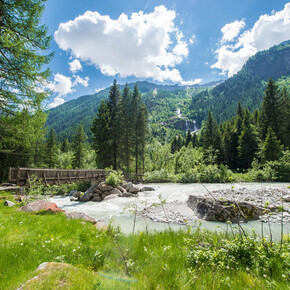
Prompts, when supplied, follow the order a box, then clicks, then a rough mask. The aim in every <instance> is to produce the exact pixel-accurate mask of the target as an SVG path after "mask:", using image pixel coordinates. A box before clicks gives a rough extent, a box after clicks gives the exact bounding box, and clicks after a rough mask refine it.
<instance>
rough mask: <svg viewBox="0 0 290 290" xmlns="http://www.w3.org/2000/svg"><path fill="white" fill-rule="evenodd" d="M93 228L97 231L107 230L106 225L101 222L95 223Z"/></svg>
mask: <svg viewBox="0 0 290 290" xmlns="http://www.w3.org/2000/svg"><path fill="white" fill-rule="evenodd" d="M95 226H96V228H97V229H99V230H107V229H108V225H107V224H106V223H105V222H104V221H102V220H99V221H97V223H96V224H95Z"/></svg>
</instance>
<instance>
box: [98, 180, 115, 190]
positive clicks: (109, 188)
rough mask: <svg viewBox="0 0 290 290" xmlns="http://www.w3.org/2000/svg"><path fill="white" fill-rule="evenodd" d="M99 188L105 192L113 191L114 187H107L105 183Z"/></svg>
mask: <svg viewBox="0 0 290 290" xmlns="http://www.w3.org/2000/svg"><path fill="white" fill-rule="evenodd" d="M98 188H99V189H100V190H101V191H103V192H104V191H111V190H112V189H113V188H114V187H113V186H111V185H107V184H106V183H105V182H102V183H100V184H99V186H98Z"/></svg>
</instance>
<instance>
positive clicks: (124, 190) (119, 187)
mask: <svg viewBox="0 0 290 290" xmlns="http://www.w3.org/2000/svg"><path fill="white" fill-rule="evenodd" d="M117 189H119V190H120V191H121V192H126V189H125V188H124V187H122V186H120V185H118V186H117Z"/></svg>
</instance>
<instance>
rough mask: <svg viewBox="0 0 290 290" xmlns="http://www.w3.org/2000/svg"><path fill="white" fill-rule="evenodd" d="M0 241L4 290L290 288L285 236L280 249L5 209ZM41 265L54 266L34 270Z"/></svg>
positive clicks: (252, 241)
mask: <svg viewBox="0 0 290 290" xmlns="http://www.w3.org/2000/svg"><path fill="white" fill-rule="evenodd" d="M16 207H18V205H16ZM0 236H1V239H0V251H1V259H0V278H1V279H0V288H1V289H16V288H18V287H20V286H21V285H26V286H24V287H23V288H22V289H42V287H46V289H47V287H50V288H51V289H60V288H67V289H96V288H102V289H128V288H130V289H148V288H151V289H201V288H202V289H244V288H245V287H249V288H254V289H287V287H288V286H287V285H288V282H289V268H287V265H288V264H289V246H290V245H289V239H287V237H285V239H284V241H283V244H282V249H281V250H280V246H281V245H280V243H270V242H269V243H268V242H267V241H264V242H263V243H262V242H261V240H260V239H257V238H256V237H255V236H250V235H249V236H247V237H245V236H241V235H240V234H238V233H237V235H235V236H232V234H228V235H227V234H225V233H212V232H208V231H205V230H202V229H200V228H197V229H195V228H192V229H189V228H188V229H187V230H185V231H172V230H167V231H162V232H158V233H157V232H154V233H149V232H148V233H147V232H146V231H145V232H144V231H143V232H138V233H135V234H131V235H124V234H122V233H121V232H120V231H119V230H118V228H115V227H114V228H112V227H110V228H109V229H108V230H103V231H102V230H99V229H97V228H96V227H95V226H94V225H93V224H91V223H89V222H84V221H80V220H68V219H67V218H66V217H65V215H64V214H63V213H56V214H44V213H25V212H21V211H17V210H16V209H15V208H9V207H5V206H4V205H3V203H2V202H1V203H0ZM267 251H269V253H270V255H267ZM240 253H244V254H243V255H240ZM229 257H230V258H229ZM44 262H53V263H50V264H49V267H47V268H44V269H43V270H38V271H36V269H37V268H38V266H39V265H40V264H42V263H44ZM35 277H36V278H35ZM32 278H34V279H32ZM31 279H32V280H31ZM27 281H29V282H27Z"/></svg>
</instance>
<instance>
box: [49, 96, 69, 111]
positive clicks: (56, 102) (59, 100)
mask: <svg viewBox="0 0 290 290" xmlns="http://www.w3.org/2000/svg"><path fill="white" fill-rule="evenodd" d="M64 102H65V100H64V99H63V98H62V97H55V98H54V100H53V102H52V103H50V104H49V105H48V107H49V108H50V109H51V108H55V107H57V106H59V105H62V104H63V103H64Z"/></svg>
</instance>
